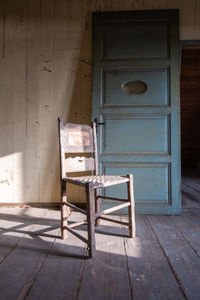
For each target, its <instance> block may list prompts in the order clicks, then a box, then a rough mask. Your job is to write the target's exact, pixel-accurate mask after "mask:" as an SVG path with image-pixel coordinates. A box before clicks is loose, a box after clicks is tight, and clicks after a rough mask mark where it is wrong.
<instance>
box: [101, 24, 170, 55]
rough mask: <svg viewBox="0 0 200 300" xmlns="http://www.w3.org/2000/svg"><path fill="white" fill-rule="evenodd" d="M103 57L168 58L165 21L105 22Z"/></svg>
mask: <svg viewBox="0 0 200 300" xmlns="http://www.w3.org/2000/svg"><path fill="white" fill-rule="evenodd" d="M102 27H103V29H102V32H103V36H102V41H103V44H102V45H103V51H102V52H103V58H104V59H116V58H117V59H127V58H143V59H145V58H149V57H150V58H166V57H168V55H169V51H168V49H169V46H168V38H167V37H168V27H167V24H166V23H165V22H163V21H157V22H156V21H153V22H151V21H146V22H145V21H144V22H143V21H142V20H141V21H140V22H137V21H133V20H130V21H129V20H128V21H125V20H123V21H121V22H119V21H118V22H112V23H109V22H105V23H103V25H102Z"/></svg>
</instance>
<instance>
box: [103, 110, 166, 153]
mask: <svg viewBox="0 0 200 300" xmlns="http://www.w3.org/2000/svg"><path fill="white" fill-rule="evenodd" d="M103 122H104V123H105V126H104V128H103V133H102V154H113V155H116V154H122V155H123V154H124V155H125V154H140V155H141V154H150V153H151V154H168V153H169V150H170V149H169V140H170V139H169V130H168V116H160V115H158V116H151V115H142V116H139V115H134V116H129V117H123V116H121V117H119V118H117V117H115V118H112V117H110V118H109V117H107V118H105V119H103Z"/></svg>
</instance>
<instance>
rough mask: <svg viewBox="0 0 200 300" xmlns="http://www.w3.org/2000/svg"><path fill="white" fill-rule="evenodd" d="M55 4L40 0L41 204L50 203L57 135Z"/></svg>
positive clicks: (39, 158) (52, 0)
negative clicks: (54, 54)
mask: <svg viewBox="0 0 200 300" xmlns="http://www.w3.org/2000/svg"><path fill="white" fill-rule="evenodd" d="M54 13H55V3H54V0H50V1H47V0H42V1H41V5H40V48H41V49H40V56H39V59H40V61H39V72H38V78H39V99H40V102H39V129H40V130H39V147H38V152H39V153H38V163H39V178H40V180H39V188H40V191H39V192H40V201H41V202H52V201H55V200H54V199H53V173H54V172H55V171H54V170H55V168H56V163H57V160H56V159H54V153H55V152H56V150H57V147H56V145H55V139H54V138H53V136H55V135H56V134H57V127H56V126H55V121H56V120H55V119H54V105H55V104H54V98H53V79H54V75H53V73H54V56H53V50H54Z"/></svg>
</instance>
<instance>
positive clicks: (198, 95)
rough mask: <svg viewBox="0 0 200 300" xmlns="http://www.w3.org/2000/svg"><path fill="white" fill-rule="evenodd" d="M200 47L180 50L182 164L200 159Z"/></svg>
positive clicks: (186, 165)
mask: <svg viewBox="0 0 200 300" xmlns="http://www.w3.org/2000/svg"><path fill="white" fill-rule="evenodd" d="M199 99H200V49H199V48H198V47H197V48H196V46H193V49H191V48H190V49H188V48H186V49H185V48H184V47H183V50H182V67H181V116H182V117H181V142H182V148H181V149H182V166H183V167H196V166H197V165H198V162H199V161H200V139H199V127H200V119H199V114H200V101H199Z"/></svg>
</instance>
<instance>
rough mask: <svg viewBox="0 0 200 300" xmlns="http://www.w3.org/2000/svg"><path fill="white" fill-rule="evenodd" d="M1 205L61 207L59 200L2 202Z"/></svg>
mask: <svg viewBox="0 0 200 300" xmlns="http://www.w3.org/2000/svg"><path fill="white" fill-rule="evenodd" d="M0 207H22V208H24V207H38V208H39V207H60V203H59V202H34V203H32V202H31V203H10V202H9V203H7V202H3V203H0Z"/></svg>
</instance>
